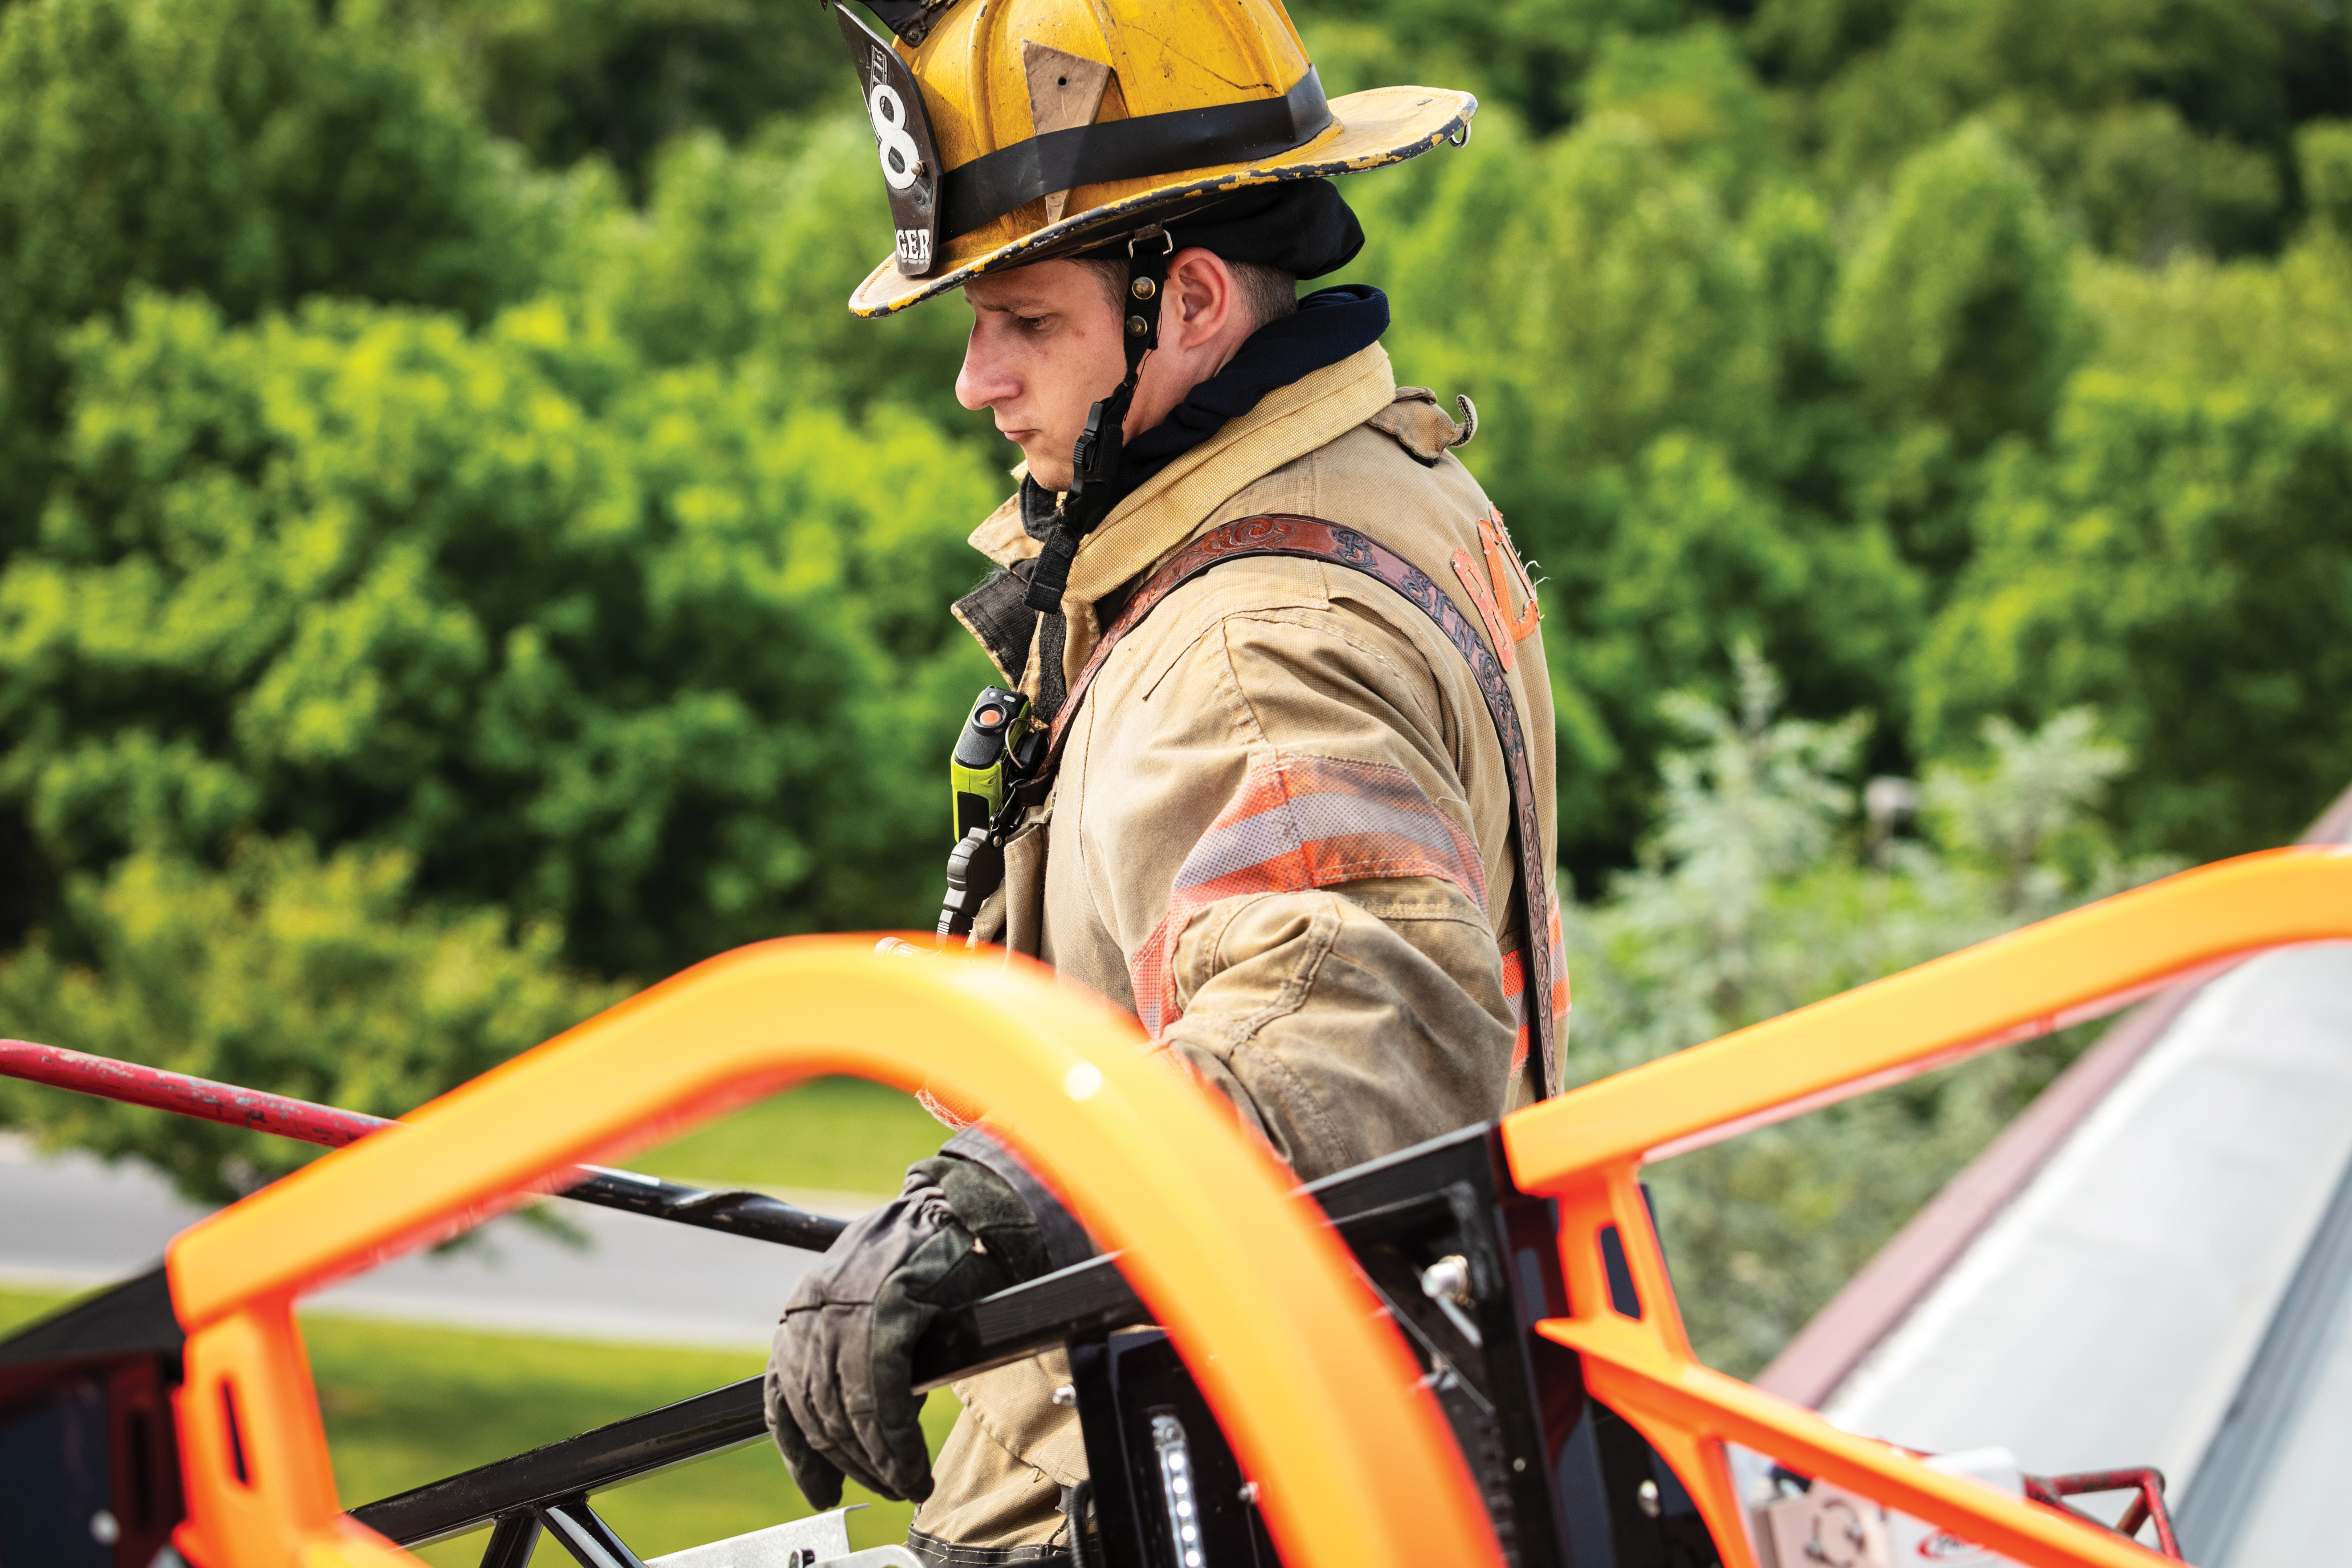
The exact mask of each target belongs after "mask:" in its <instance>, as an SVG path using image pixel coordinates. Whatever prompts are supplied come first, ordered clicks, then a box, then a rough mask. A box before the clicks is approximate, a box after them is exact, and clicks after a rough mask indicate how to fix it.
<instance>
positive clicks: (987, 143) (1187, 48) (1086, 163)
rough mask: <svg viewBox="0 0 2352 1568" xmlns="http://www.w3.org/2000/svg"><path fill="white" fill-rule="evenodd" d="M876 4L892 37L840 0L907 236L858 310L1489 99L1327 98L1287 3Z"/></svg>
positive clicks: (1384, 153)
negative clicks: (854, 14) (1286, 8)
mask: <svg viewBox="0 0 2352 1568" xmlns="http://www.w3.org/2000/svg"><path fill="white" fill-rule="evenodd" d="M866 5H867V7H868V9H870V10H871V11H872V12H873V13H874V15H875V16H877V18H878V19H879V20H880V21H881V23H882V24H883V26H884V27H886V28H887V29H888V31H889V33H890V34H891V35H895V36H894V37H885V36H884V35H883V34H881V33H877V32H876V31H874V30H873V29H871V28H869V27H868V26H866V24H865V23H864V22H863V21H861V20H859V19H858V18H857V17H856V16H853V15H852V14H851V13H850V12H849V11H848V10H847V9H846V7H845V6H844V5H841V4H840V0H833V9H834V12H835V19H836V20H837V21H838V22H839V23H840V26H841V30H842V34H843V36H844V37H845V38H846V39H847V40H848V42H849V46H850V47H851V49H852V51H853V52H854V53H855V54H856V58H857V68H858V78H859V87H860V89H861V90H862V96H863V98H864V100H865V104H866V116H867V118H868V120H869V121H871V122H872V125H873V129H874V137H875V145H876V151H877V154H878V155H879V157H880V160H881V164H882V176H883V181H884V183H885V184H886V185H887V187H888V189H889V195H890V208H891V216H892V219H893V223H894V226H895V227H896V228H897V231H898V244H897V248H896V250H895V251H894V253H893V254H892V255H891V256H890V257H889V258H887V259H886V260H885V261H884V262H883V263H882V264H881V265H880V266H879V267H877V268H875V269H874V270H873V272H872V273H871V274H870V275H868V276H867V278H866V281H865V282H863V283H861V284H859V285H858V287H857V289H856V292H855V293H854V294H852V295H851V296H850V300H849V308H850V310H852V311H853V312H855V313H856V314H857V315H860V316H887V315H888V314H890V313H891V312H892V311H895V310H905V309H906V308H907V307H908V306H909V305H913V304H916V303H918V302H919V301H921V300H927V299H929V298H930V297H931V296H932V295H934V294H940V293H944V292H945V291H947V290H948V289H954V288H957V287H959V286H961V284H963V283H965V282H966V281H968V280H969V279H972V278H974V277H976V276H978V275H980V274H981V273H983V272H990V271H995V270H999V269H1002V268H1012V267H1019V266H1023V265H1025V264H1026V263H1029V262H1033V261H1042V260H1045V259H1048V258H1054V257H1057V256H1068V255H1072V254H1075V253H1077V252H1080V251H1084V250H1089V249H1094V248H1097V247H1103V246H1107V245H1109V244H1110V243H1112V242H1114V241H1116V240H1118V239H1119V238H1121V237H1129V236H1132V235H1134V234H1136V233H1137V232H1138V231H1139V230H1145V229H1148V228H1149V227H1150V226H1151V225H1153V224H1156V223H1158V222H1160V221H1163V220H1166V219H1170V218H1172V217H1174V216H1178V215H1180V214H1182V213H1184V212H1187V211H1189V210H1192V209H1197V208H1199V207H1202V206H1203V205H1213V204H1214V203H1216V202H1218V201H1219V200H1221V199H1223V198H1224V197H1227V196H1230V195H1233V194H1234V192H1236V191H1238V190H1240V189H1242V188H1244V187H1247V186H1252V185H1265V184H1273V183H1276V182H1279V181H1286V180H1307V179H1318V178H1321V177H1323V176H1326V175H1332V174H1353V173H1355V172H1357V171H1359V170H1362V169H1372V168H1378V167H1380V166H1381V165H1382V164H1386V163H1401V162H1402V161H1403V160H1405V159H1407V158H1411V157H1413V156H1415V155H1416V154H1419V153H1425V152H1427V151H1428V150H1429V149H1431V148H1432V147H1434V146H1436V145H1437V144H1438V142H1441V141H1446V140H1449V139H1450V140H1452V141H1454V142H1456V143H1457V144H1459V143H1460V142H1464V141H1466V140H1467V139H1468V137H1469V134H1470V117H1471V116H1472V115H1473V114H1475V112H1476V111H1477V108H1478V100H1476V99H1475V98H1474V97H1472V96H1471V95H1470V94H1468V93H1466V92H1456V91H1451V90H1448V89H1440V88H1428V87H1384V88H1377V89H1373V90H1371V91H1369V92H1354V93H1349V94H1348V95H1347V96H1345V97H1343V98H1339V99H1336V100H1326V99H1325V97H1324V95H1323V85H1322V83H1321V81H1319V80H1318V79H1317V77H1316V74H1315V68H1314V66H1313V65H1312V64H1311V63H1310V62H1309V61H1308V60H1307V50H1306V48H1305V47H1304V46H1303V45H1302V44H1300V42H1299V40H1298V30H1297V28H1296V27H1294V26H1291V22H1290V18H1289V16H1287V15H1286V14H1285V12H1284V11H1283V8H1282V5H1281V0H866ZM1155 232H1156V231H1155ZM1156 313H1157V312H1156V311H1154V312H1153V314H1156Z"/></svg>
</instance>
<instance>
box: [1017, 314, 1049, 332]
mask: <svg viewBox="0 0 2352 1568" xmlns="http://www.w3.org/2000/svg"><path fill="white" fill-rule="evenodd" d="M1013 320H1014V321H1018V322H1020V323H1021V328H1022V330H1023V331H1030V332H1034V331H1037V330H1038V329H1039V328H1041V327H1043V326H1044V325H1045V317H1043V316H1022V315H1015V316H1014V317H1013Z"/></svg>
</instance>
